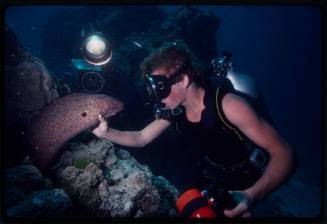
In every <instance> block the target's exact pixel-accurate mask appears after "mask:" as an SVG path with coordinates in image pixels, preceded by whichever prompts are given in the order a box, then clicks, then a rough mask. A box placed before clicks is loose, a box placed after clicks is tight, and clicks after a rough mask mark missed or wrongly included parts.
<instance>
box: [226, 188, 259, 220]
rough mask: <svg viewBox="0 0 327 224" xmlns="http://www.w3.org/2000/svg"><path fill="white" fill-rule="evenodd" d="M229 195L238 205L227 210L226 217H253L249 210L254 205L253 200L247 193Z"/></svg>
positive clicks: (230, 192)
mask: <svg viewBox="0 0 327 224" xmlns="http://www.w3.org/2000/svg"><path fill="white" fill-rule="evenodd" d="M229 194H230V195H231V196H232V197H233V199H234V200H235V202H236V203H237V205H236V207H234V208H232V209H231V210H227V209H225V210H224V215H225V216H226V217H230V218H234V217H242V218H249V217H251V212H250V211H249V210H250V208H251V206H252V204H253V198H252V197H251V196H250V195H249V194H248V193H247V192H245V191H229Z"/></svg>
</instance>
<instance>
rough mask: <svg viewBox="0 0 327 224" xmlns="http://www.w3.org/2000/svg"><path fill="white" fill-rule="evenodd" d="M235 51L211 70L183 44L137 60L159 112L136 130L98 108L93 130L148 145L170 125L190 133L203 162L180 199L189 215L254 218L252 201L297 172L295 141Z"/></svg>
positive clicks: (187, 135)
mask: <svg viewBox="0 0 327 224" xmlns="http://www.w3.org/2000/svg"><path fill="white" fill-rule="evenodd" d="M230 57H231V55H229V54H228V53H225V54H224V57H223V58H222V60H213V61H212V65H213V69H212V71H211V73H213V75H210V76H207V75H206V72H205V71H206V70H205V69H203V68H204V66H202V64H201V63H200V62H199V60H198V59H197V58H196V56H195V55H194V54H193V53H192V52H191V50H190V48H189V47H188V46H187V45H186V44H185V43H183V42H182V41H175V42H167V43H164V44H163V45H162V46H161V47H160V48H158V49H155V50H153V51H152V52H151V53H150V54H149V55H148V57H146V58H145V59H144V60H143V62H142V63H141V66H140V67H141V72H142V75H143V77H144V81H145V84H146V86H147V89H148V92H149V96H151V98H152V101H153V102H154V103H155V107H154V108H155V113H156V119H155V120H154V121H153V122H151V123H150V124H149V125H147V126H146V127H145V128H144V129H142V130H139V131H119V130H115V129H112V128H110V127H108V122H107V121H106V120H105V119H104V118H103V116H102V115H101V114H100V115H99V117H98V118H99V121H100V124H99V126H97V127H96V128H95V129H93V133H94V134H95V135H96V136H97V137H99V138H104V139H108V140H110V141H112V142H114V143H117V144H120V145H125V146H129V147H144V146H145V145H147V144H148V143H150V142H151V141H152V140H154V139H155V138H156V137H158V136H159V135H160V134H161V133H163V131H164V130H166V129H167V128H168V127H172V128H173V129H174V130H176V132H177V133H179V135H181V136H182V137H183V138H185V139H187V141H189V142H190V145H191V146H192V147H193V148H194V149H196V151H197V153H198V157H197V158H198V160H199V164H200V166H199V169H198V175H194V185H192V187H190V189H189V190H188V191H185V193H183V194H182V195H181V196H180V198H179V199H178V200H177V208H178V210H179V211H180V213H181V214H182V216H184V217H198V218H201V217H218V216H219V215H218V213H219V214H220V215H222V216H224V217H251V212H250V210H251V208H252V207H253V205H254V204H255V203H257V202H259V201H260V200H262V199H263V198H264V197H266V196H267V195H268V194H270V193H271V192H273V191H274V190H276V189H277V188H278V187H279V186H280V185H282V184H283V183H284V182H285V181H287V180H288V178H289V177H290V175H291V173H292V171H293V167H294V156H293V152H292V150H291V147H290V146H289V144H288V143H287V142H286V141H285V140H284V139H283V138H282V137H281V136H280V135H279V133H278V132H277V131H276V129H275V128H274V127H273V125H272V124H271V123H270V121H269V118H267V116H266V115H265V112H264V110H261V109H260V107H261V106H260V105H262V103H261V100H260V96H259V95H260V94H259V93H258V91H257V90H256V89H255V85H254V83H253V81H252V80H251V79H250V78H249V77H248V76H246V75H243V74H239V73H236V72H234V71H232V69H231V62H230ZM193 199H194V200H193ZM208 202H209V205H207V204H208ZM195 211H196V212H195Z"/></svg>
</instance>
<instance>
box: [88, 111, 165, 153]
mask: <svg viewBox="0 0 327 224" xmlns="http://www.w3.org/2000/svg"><path fill="white" fill-rule="evenodd" d="M99 120H100V125H99V127H98V128H102V131H99V129H98V131H97V130H96V129H94V130H93V133H94V134H95V135H96V136H98V137H99V138H104V139H108V140H110V141H112V142H114V143H116V144H120V145H124V146H130V147H144V146H145V145H146V144H148V143H149V142H151V141H152V140H153V139H155V138H156V137H157V136H158V135H160V134H161V133H162V132H163V131H164V130H165V129H166V128H167V127H168V126H169V125H170V122H169V121H167V120H155V121H153V122H152V123H150V124H149V125H148V126H146V127H145V128H144V129H142V130H141V131H118V130H115V129H112V128H108V126H107V121H105V120H104V118H103V117H102V116H99ZM101 125H102V127H101Z"/></svg>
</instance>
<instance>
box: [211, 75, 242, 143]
mask: <svg viewBox="0 0 327 224" xmlns="http://www.w3.org/2000/svg"><path fill="white" fill-rule="evenodd" d="M232 92H233V90H232V86H231V83H230V82H229V80H227V79H226V81H224V82H223V84H222V85H219V86H217V88H216V92H215V104H216V109H217V114H218V118H219V120H220V121H221V123H222V124H223V125H224V126H225V127H226V128H227V129H230V130H231V131H232V133H234V134H235V135H236V136H237V137H238V138H239V140H240V141H244V137H243V135H242V134H241V132H240V131H239V129H238V128H237V127H236V126H235V125H233V124H232V123H231V122H229V121H228V119H227V118H226V117H225V114H224V112H223V108H222V99H223V97H224V96H225V95H226V94H227V93H232Z"/></svg>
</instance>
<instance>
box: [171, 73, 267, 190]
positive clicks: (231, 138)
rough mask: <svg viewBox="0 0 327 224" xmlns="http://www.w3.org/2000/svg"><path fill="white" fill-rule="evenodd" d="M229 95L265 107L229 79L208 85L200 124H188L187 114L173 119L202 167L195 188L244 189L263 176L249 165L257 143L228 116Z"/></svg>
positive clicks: (195, 178) (195, 176)
mask: <svg viewBox="0 0 327 224" xmlns="http://www.w3.org/2000/svg"><path fill="white" fill-rule="evenodd" d="M227 93H234V94H237V95H239V96H241V97H243V98H245V99H246V100H247V101H248V102H249V103H250V104H251V105H252V106H253V107H255V108H257V107H261V105H256V104H258V102H260V101H256V100H254V99H251V97H249V96H247V95H245V94H242V93H238V92H237V91H235V90H234V89H233V87H232V85H231V82H230V81H229V80H228V79H226V78H224V79H215V80H214V81H210V82H208V84H207V85H206V86H205V95H204V105H205V109H204V110H203V111H202V113H201V120H200V121H199V122H190V121H188V120H187V117H186V113H185V111H184V112H183V113H181V114H180V115H178V116H175V117H174V118H173V119H172V121H173V125H174V129H175V130H176V132H177V133H179V134H180V135H181V136H182V137H184V139H185V142H188V143H189V147H190V148H191V149H192V153H193V155H196V158H197V159H196V160H197V164H198V165H199V166H197V173H195V174H194V182H193V185H194V186H195V187H197V188H207V187H208V185H210V184H212V183H216V184H218V185H221V187H224V188H226V189H228V190H243V189H246V188H248V187H250V186H252V185H253V183H255V181H256V180H257V179H258V178H259V177H260V176H261V174H262V173H261V172H260V171H259V170H257V169H256V168H255V167H254V166H253V165H252V164H251V163H250V162H249V154H250V153H251V148H252V147H253V146H254V145H255V144H254V143H253V142H251V141H250V140H249V139H247V138H246V136H244V134H242V133H241V131H239V130H238V129H237V128H236V127H235V126H234V125H232V124H231V123H230V122H229V121H228V120H227V119H226V117H225V116H224V113H223V111H222V107H221V101H222V98H223V97H224V96H225V95H226V94H227ZM261 108H262V107H261Z"/></svg>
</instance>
